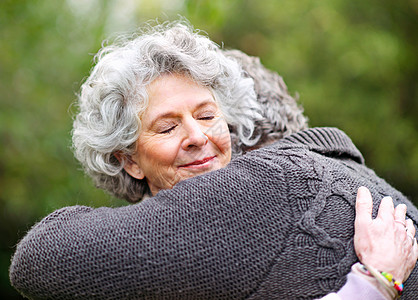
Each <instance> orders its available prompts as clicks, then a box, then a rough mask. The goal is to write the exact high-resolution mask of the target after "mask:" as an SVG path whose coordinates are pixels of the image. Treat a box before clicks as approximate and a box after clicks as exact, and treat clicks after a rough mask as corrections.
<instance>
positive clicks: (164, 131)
mask: <svg viewBox="0 0 418 300" xmlns="http://www.w3.org/2000/svg"><path fill="white" fill-rule="evenodd" d="M176 126H177V125H175V126H172V127H170V128H168V129H166V130H163V131H160V133H161V134H167V133H170V132H172V131H173V130H174V129H175V128H176Z"/></svg>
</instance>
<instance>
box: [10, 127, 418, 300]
mask: <svg viewBox="0 0 418 300" xmlns="http://www.w3.org/2000/svg"><path fill="white" fill-rule="evenodd" d="M361 185H363V186H366V187H368V188H369V189H370V190H371V192H372V195H373V199H374V200H380V199H381V198H382V197H383V196H385V195H390V196H392V197H393V199H394V201H395V204H399V203H405V204H406V205H407V206H408V213H407V215H408V217H409V218H411V219H412V220H413V221H414V222H415V226H417V224H418V211H417V209H416V208H415V207H414V206H413V205H412V204H411V202H409V201H408V200H407V199H405V197H404V196H403V195H402V194H401V193H400V192H398V191H396V190H395V189H393V188H392V187H391V186H389V185H388V184H387V183H386V182H385V181H384V180H382V179H380V178H378V177H377V176H376V175H375V173H374V172H373V171H371V170H370V169H368V168H366V167H365V166H364V164H363V158H362V156H361V154H360V153H359V151H358V150H357V149H356V147H355V146H354V145H353V144H352V142H351V140H350V139H349V138H348V137H347V136H346V135H345V134H344V133H343V132H341V131H339V130H337V129H332V128H317V129H309V130H306V131H303V132H300V133H298V134H294V135H291V136H289V137H287V138H284V139H283V140H281V141H280V142H278V143H276V144H274V145H271V146H269V147H266V148H263V149H259V150H255V151H252V152H250V153H248V154H247V155H245V156H242V157H239V158H237V159H235V160H234V161H232V162H231V163H230V164H229V165H228V166H227V167H226V168H224V169H222V170H218V171H216V172H212V173H209V174H206V175H203V176H199V177H195V178H192V179H189V180H185V181H183V182H181V183H179V184H178V185H177V186H176V187H175V188H174V189H172V190H165V191H161V192H160V193H158V195H157V196H156V197H153V198H151V199H147V200H144V201H143V202H142V203H140V204H136V205H131V206H127V207H122V208H99V209H92V208H89V207H84V206H75V207H66V208H63V209H60V210H58V211H56V212H54V213H52V214H51V215H49V216H47V217H46V218H44V219H43V220H42V221H41V222H40V223H39V224H37V225H36V226H34V227H33V228H32V229H31V230H30V231H29V233H28V234H27V235H26V237H25V238H24V239H23V240H22V241H21V242H20V243H19V245H18V246H17V249H16V253H15V255H14V257H13V261H12V265H11V267H10V279H11V282H12V284H13V286H14V287H16V288H17V289H18V290H19V291H20V292H21V293H22V294H24V295H26V296H28V297H31V298H34V299H309V298H315V297H320V296H323V295H325V294H327V293H329V292H330V291H336V290H338V289H339V288H340V287H341V286H342V285H343V284H344V283H345V275H346V274H347V273H348V272H349V271H350V267H351V265H352V264H353V263H355V262H356V255H355V253H354V249H353V234H354V229H353V224H354V215H355V211H354V203H355V195H356V191H357V188H358V187H359V186H361ZM377 204H378V202H377V201H376V202H375V212H376V208H377ZM417 298H418V268H415V269H414V271H413V273H412V274H411V276H410V277H409V279H408V281H407V282H406V284H405V293H404V299H417Z"/></svg>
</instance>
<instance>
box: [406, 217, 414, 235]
mask: <svg viewBox="0 0 418 300" xmlns="http://www.w3.org/2000/svg"><path fill="white" fill-rule="evenodd" d="M406 229H407V231H408V233H409V234H410V235H412V236H413V237H415V226H414V222H413V221H412V220H411V219H408V220H406Z"/></svg>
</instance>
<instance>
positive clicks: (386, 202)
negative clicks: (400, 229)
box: [377, 197, 395, 220]
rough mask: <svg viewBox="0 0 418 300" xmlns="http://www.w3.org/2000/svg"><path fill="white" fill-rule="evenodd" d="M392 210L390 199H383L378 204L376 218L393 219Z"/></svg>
mask: <svg viewBox="0 0 418 300" xmlns="http://www.w3.org/2000/svg"><path fill="white" fill-rule="evenodd" d="M394 210H395V209H394V207H393V201H392V198H391V197H384V198H383V199H382V201H381V202H380V206H379V211H378V213H377V217H378V218H381V219H384V220H387V219H393V213H394Z"/></svg>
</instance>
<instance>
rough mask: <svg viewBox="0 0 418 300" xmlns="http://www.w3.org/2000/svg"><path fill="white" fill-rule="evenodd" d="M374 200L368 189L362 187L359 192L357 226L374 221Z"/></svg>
mask: <svg viewBox="0 0 418 300" xmlns="http://www.w3.org/2000/svg"><path fill="white" fill-rule="evenodd" d="M372 211H373V199H372V195H371V194H370V191H369V189H368V188H366V187H364V186H362V187H360V188H359V189H358V191H357V198H356V221H355V222H356V224H357V223H370V222H371V221H372Z"/></svg>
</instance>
